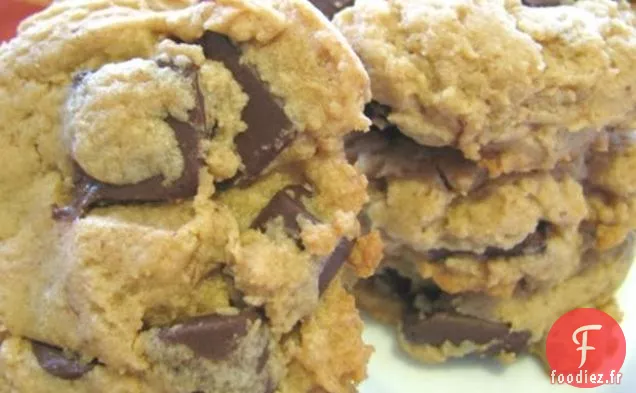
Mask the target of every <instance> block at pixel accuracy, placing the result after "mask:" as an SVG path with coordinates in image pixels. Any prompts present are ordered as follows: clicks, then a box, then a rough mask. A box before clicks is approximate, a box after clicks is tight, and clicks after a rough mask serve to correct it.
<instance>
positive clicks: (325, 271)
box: [318, 238, 353, 294]
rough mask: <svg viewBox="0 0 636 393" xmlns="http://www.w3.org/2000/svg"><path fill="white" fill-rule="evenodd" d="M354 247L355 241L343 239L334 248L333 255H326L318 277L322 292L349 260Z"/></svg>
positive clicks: (319, 287)
mask: <svg viewBox="0 0 636 393" xmlns="http://www.w3.org/2000/svg"><path fill="white" fill-rule="evenodd" d="M352 249H353V243H352V242H351V241H350V240H348V239H345V238H343V239H341V240H340V243H338V245H337V246H336V248H335V249H334V250H333V252H332V253H331V255H329V256H327V257H325V258H324V259H323V260H322V263H321V266H322V271H321V272H320V277H319V279H318V290H319V291H320V293H321V294H322V293H323V292H325V290H326V289H327V287H329V284H330V283H331V281H332V280H333V279H334V277H336V274H338V272H339V271H340V268H341V267H342V265H344V263H345V262H347V259H348V258H349V255H350V254H351V250H352Z"/></svg>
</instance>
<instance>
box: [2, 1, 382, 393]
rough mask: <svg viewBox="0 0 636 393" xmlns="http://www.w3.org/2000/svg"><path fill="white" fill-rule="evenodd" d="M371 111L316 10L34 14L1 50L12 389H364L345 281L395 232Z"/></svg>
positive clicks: (349, 56)
mask: <svg viewBox="0 0 636 393" xmlns="http://www.w3.org/2000/svg"><path fill="white" fill-rule="evenodd" d="M310 76H311V77H310ZM369 96H370V88H369V80H368V77H367V75H366V73H365V72H364V70H363V68H362V64H361V63H360V61H359V59H358V58H357V57H356V56H355V54H354V53H353V51H352V50H351V49H350V48H349V46H348V45H347V44H346V42H345V40H344V38H343V37H342V35H341V34H340V33H338V32H337V31H336V29H335V28H334V27H333V26H332V25H331V24H329V23H328V21H327V20H326V19H325V18H324V17H323V16H321V15H320V14H319V13H318V12H317V11H316V10H315V8H313V7H312V6H311V5H310V4H309V3H306V2H305V1H304V0H275V1H272V2H252V1H248V0H222V1H216V2H207V1H204V2H199V1H194V0H108V1H106V0H72V1H58V2H55V3H53V4H52V5H51V6H50V7H49V8H47V9H46V10H45V11H43V12H42V13H40V14H37V15H35V16H33V17H32V18H30V19H28V20H27V21H25V22H24V23H23V24H22V25H21V26H20V29H19V34H18V36H17V37H16V38H15V39H13V40H12V41H10V42H8V43H5V44H2V46H0V105H2V107H3V108H4V109H3V111H2V112H1V113H0V142H2V143H0V144H1V145H2V146H3V147H2V149H1V150H2V154H3V156H4V157H5V159H6V160H7V162H9V163H10V164H8V165H6V167H5V168H4V169H3V170H2V171H0V215H1V216H2V217H3V219H2V221H1V222H0V327H1V328H0V392H2V393H5V392H7V393H9V392H11V393H16V392H20V393H21V392H25V393H26V392H29V393H39V392H48V393H52V392H122V393H123V392H126V393H128V392H130V393H136V392H166V393H168V392H169V393H174V392H182V393H192V392H208V393H211V392H227V393H243V392H245V393H247V392H249V393H272V392H275V391H293V392H295V393H296V392H310V391H316V389H322V390H323V391H326V392H329V393H349V392H352V391H355V386H356V385H357V383H358V382H359V381H360V380H362V379H363V378H364V376H365V365H366V362H367V360H368V357H369V355H370V349H369V348H367V347H366V346H365V345H364V343H362V341H361V339H360V333H361V321H360V319H359V316H358V314H357V311H356V309H355V307H354V305H353V304H354V303H353V299H352V297H351V295H350V294H348V293H347V291H346V290H345V289H344V286H345V284H344V283H343V281H347V280H349V277H352V276H353V277H356V276H365V277H366V276H369V275H370V274H372V272H373V270H374V269H375V267H376V265H377V263H378V262H379V259H380V256H381V255H380V254H381V252H380V251H379V249H380V248H381V239H380V238H379V235H378V233H377V232H371V233H368V234H367V235H366V236H364V237H363V238H361V240H360V241H358V240H357V238H358V237H359V236H360V235H361V231H360V225H359V223H358V220H357V216H358V214H359V212H360V210H361V209H362V207H363V205H364V204H365V203H367V201H368V195H367V191H366V186H367V181H366V178H365V177H364V176H363V175H361V174H360V173H358V172H357V171H356V170H355V168H354V167H353V166H352V165H350V164H349V163H348V162H347V160H346V158H345V154H344V146H343V141H342V136H343V135H344V134H345V133H349V132H350V131H351V130H361V131H362V130H364V129H366V128H367V127H368V125H369V123H370V122H369V120H368V119H367V118H366V116H365V115H364V113H363V107H364V104H365V102H366V101H367V100H368V99H369ZM345 196H346V197H345ZM338 329H341V330H340V332H339V333H337V334H334V333H333V332H334V330H338ZM345 358H346V359H347V362H346V363H344V362H343V361H342V359H345ZM299 381H302V384H301V383H300V382H299ZM290 389H292V390H290Z"/></svg>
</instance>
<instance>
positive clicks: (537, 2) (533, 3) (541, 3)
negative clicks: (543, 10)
mask: <svg viewBox="0 0 636 393" xmlns="http://www.w3.org/2000/svg"><path fill="white" fill-rule="evenodd" d="M522 3H523V5H527V6H528V7H556V6H558V5H561V0H522Z"/></svg>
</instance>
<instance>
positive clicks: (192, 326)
mask: <svg viewBox="0 0 636 393" xmlns="http://www.w3.org/2000/svg"><path fill="white" fill-rule="evenodd" d="M257 319H259V316H258V314H257V313H256V312H254V311H245V312H242V313H240V314H238V315H216V314H215V315H206V316H202V317H196V318H193V319H190V320H188V321H186V322H184V323H182V324H179V325H176V326H173V327H169V328H164V329H162V330H161V332H160V333H159V338H160V339H161V340H163V341H165V342H167V343H170V344H182V345H185V346H187V347H188V348H190V349H191V350H192V351H193V352H194V353H196V354H197V355H199V356H201V357H204V358H206V359H210V360H217V361H220V360H226V359H227V358H228V357H230V356H231V355H232V353H233V352H234V351H235V349H236V347H237V345H238V344H239V340H240V339H241V338H242V337H245V335H247V332H248V328H249V325H250V322H252V321H255V320H257Z"/></svg>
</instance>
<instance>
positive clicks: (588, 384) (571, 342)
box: [546, 308, 626, 388]
mask: <svg viewBox="0 0 636 393" xmlns="http://www.w3.org/2000/svg"><path fill="white" fill-rule="evenodd" d="M546 355H547V359H548V363H549V365H550V368H551V369H552V371H551V375H550V378H551V382H552V383H553V384H568V385H572V386H576V387H579V388H593V387H597V386H601V385H606V384H607V385H612V384H616V385H617V384H620V382H621V377H622V375H621V374H620V370H621V367H622V366H623V362H625V355H626V345H625V334H624V333H623V330H622V329H621V327H620V325H619V324H618V322H616V321H615V320H614V318H612V317H610V316H609V315H608V314H606V313H604V312H603V311H600V310H597V309H594V308H579V309H576V310H573V311H570V312H569V313H567V314H565V315H563V316H562V317H561V318H559V320H557V321H556V323H555V324H554V325H552V328H551V329H550V332H549V333H548V337H547V340H546Z"/></svg>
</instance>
